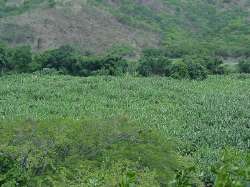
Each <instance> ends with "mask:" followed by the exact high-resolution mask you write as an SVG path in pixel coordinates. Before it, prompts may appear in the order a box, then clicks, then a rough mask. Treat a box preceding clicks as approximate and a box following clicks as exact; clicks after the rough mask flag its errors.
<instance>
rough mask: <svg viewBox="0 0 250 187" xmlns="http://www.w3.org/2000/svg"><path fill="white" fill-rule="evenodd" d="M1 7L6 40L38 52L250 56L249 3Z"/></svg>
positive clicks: (166, 0) (160, 0)
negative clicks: (163, 50)
mask: <svg viewBox="0 0 250 187" xmlns="http://www.w3.org/2000/svg"><path fill="white" fill-rule="evenodd" d="M0 5H1V8H0V16H1V17H2V18H1V20H0V39H1V40H3V41H6V42H8V43H10V44H31V45H32V46H33V48H34V49H36V50H43V49H47V48H54V47H58V46H60V45H63V44H66V43H74V44H77V45H79V46H80V47H81V48H84V49H88V50H93V51H102V50H105V49H108V48H110V47H111V46H113V45H114V44H115V45H117V44H123V45H126V46H131V47H133V48H135V49H141V48H145V47H155V46H164V47H167V48H169V49H170V50H177V51H182V52H187V51H188V52H190V51H193V52H197V50H200V49H206V50H212V51H215V52H217V53H218V54H219V55H223V56H233V57H237V56H242V55H249V53H250V52H249V51H250V49H249V48H250V27H249V24H250V3H249V1H247V0H220V1H214V0H180V1H175V0H91V1H88V0H74V1H70V0H62V1H53V0H49V1H47V0H36V1H23V0H7V1H4V0H0Z"/></svg>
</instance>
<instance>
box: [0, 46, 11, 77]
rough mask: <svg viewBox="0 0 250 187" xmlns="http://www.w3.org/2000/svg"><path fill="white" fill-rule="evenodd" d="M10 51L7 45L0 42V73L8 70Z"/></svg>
mask: <svg viewBox="0 0 250 187" xmlns="http://www.w3.org/2000/svg"><path fill="white" fill-rule="evenodd" d="M8 68H9V67H8V52H7V48H6V46H5V45H3V44H0V73H1V74H3V73H5V72H6V71H7V70H8Z"/></svg>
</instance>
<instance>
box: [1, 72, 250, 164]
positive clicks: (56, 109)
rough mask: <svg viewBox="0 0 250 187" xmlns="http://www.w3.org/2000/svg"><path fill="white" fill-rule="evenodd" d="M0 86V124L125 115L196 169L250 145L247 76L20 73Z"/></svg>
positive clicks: (245, 148) (248, 80)
mask: <svg viewBox="0 0 250 187" xmlns="http://www.w3.org/2000/svg"><path fill="white" fill-rule="evenodd" d="M0 82H1V85H0V118H1V120H17V119H40V120H44V119H46V120H48V119H58V118H73V119H81V118H84V117H86V116H90V117H91V118H96V119H111V118H113V117H116V116H127V117H128V118H129V120H131V121H134V122H137V123H138V124H139V125H141V126H150V127H157V128H158V129H159V130H160V131H161V132H163V133H164V135H165V136H166V137H171V138H174V139H176V140H178V142H180V143H178V149H179V152H180V153H181V154H182V155H187V156H192V157H194V158H195V160H196V163H198V164H199V165H200V166H208V165H209V164H210V163H211V162H214V161H215V160H216V159H217V157H218V154H219V153H220V150H221V149H222V148H225V147H231V148H235V149H238V150H243V151H247V150H249V147H250V128H249V119H250V113H249V109H250V87H249V84H250V77H249V76H245V75H231V76H211V77H209V78H208V80H205V81H189V80H173V79H168V78H160V77H151V78H139V77H131V76H125V77H89V78H80V77H71V76H62V75H39V74H36V75H35V74H34V75H30V74H24V75H11V76H4V77H1V78H0Z"/></svg>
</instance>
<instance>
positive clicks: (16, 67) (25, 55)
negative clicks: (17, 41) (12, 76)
mask: <svg viewBox="0 0 250 187" xmlns="http://www.w3.org/2000/svg"><path fill="white" fill-rule="evenodd" d="M10 59H11V65H12V70H13V71H16V72H19V73H23V72H24V73H25V72H29V71H30V64H31V63H32V52H31V47H30V46H20V47H17V48H13V49H12V50H11V57H10Z"/></svg>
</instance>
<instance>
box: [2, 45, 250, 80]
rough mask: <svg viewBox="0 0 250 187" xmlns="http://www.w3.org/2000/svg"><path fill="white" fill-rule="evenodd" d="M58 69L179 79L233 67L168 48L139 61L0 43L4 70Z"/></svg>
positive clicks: (243, 69) (241, 67) (248, 67)
mask: <svg viewBox="0 0 250 187" xmlns="http://www.w3.org/2000/svg"><path fill="white" fill-rule="evenodd" d="M36 71H43V72H51V71H56V72H59V73H61V74H69V75H73V76H85V77H86V76H93V75H111V76H118V75H122V74H126V73H131V74H137V75H139V76H153V75H158V76H166V77H172V78H176V79H183V78H185V79H196V80H203V79H206V78H207V76H208V75H209V74H225V73H229V72H230V70H229V68H228V67H227V66H225V65H224V64H223V61H222V60H221V59H220V58H218V57H216V56H214V55H205V54H197V55H185V56H181V57H179V58H173V57H172V56H171V54H169V52H168V51H165V50H160V49H146V50H144V51H143V53H142V55H141V58H140V59H139V60H138V61H133V62H132V61H130V60H127V59H126V58H124V54H119V53H114V52H109V53H106V54H104V55H93V54H88V53H87V54H84V55H83V54H81V53H80V52H79V51H77V50H75V49H74V48H73V47H71V46H62V47H60V48H58V49H53V50H48V51H45V52H43V53H32V51H31V47H29V46H19V47H15V48H9V47H7V46H5V45H3V44H1V45H0V72H1V74H10V73H31V72H36ZM237 71H238V72H240V73H250V60H244V61H241V62H240V63H239V64H238V68H237Z"/></svg>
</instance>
